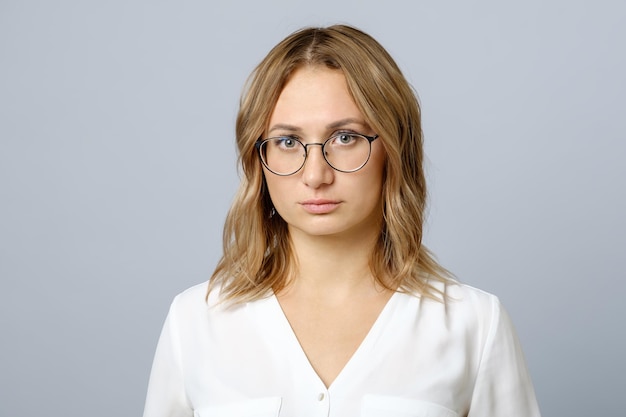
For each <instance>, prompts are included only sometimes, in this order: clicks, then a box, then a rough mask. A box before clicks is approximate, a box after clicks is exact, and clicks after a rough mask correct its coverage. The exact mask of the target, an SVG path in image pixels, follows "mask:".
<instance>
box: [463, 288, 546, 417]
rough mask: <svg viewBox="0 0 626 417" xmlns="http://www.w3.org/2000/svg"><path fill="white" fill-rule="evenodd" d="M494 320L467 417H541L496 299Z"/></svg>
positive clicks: (519, 352) (507, 321)
mask: <svg viewBox="0 0 626 417" xmlns="http://www.w3.org/2000/svg"><path fill="white" fill-rule="evenodd" d="M491 317H492V323H491V329H490V331H489V334H488V336H487V340H486V342H485V349H484V351H483V354H482V358H481V361H480V367H479V369H478V374H477V377H476V383H475V385H474V392H473V395H472V402H471V405H470V410H469V413H468V417H501V416H507V417H540V412H539V407H538V405H537V400H536V398H535V392H534V390H533V386H532V382H531V379H530V374H529V372H528V369H527V367H526V362H525V360H524V354H523V352H522V349H521V346H520V343H519V340H518V338H517V335H516V333H515V330H514V328H513V324H512V323H511V319H510V318H509V315H508V314H507V312H506V311H505V310H504V308H503V307H502V305H501V304H500V302H499V301H498V299H497V298H496V297H494V300H493V303H492V314H491Z"/></svg>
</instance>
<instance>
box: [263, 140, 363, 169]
mask: <svg viewBox="0 0 626 417" xmlns="http://www.w3.org/2000/svg"><path fill="white" fill-rule="evenodd" d="M312 145H314V144H308V145H304V144H302V143H301V142H300V141H298V140H296V139H294V138H291V137H277V138H270V139H267V140H266V141H264V142H263V143H262V145H261V147H260V154H261V158H262V159H263V162H264V163H265V165H266V167H267V168H268V169H269V170H270V171H272V172H274V173H276V174H279V175H290V174H293V173H295V172H297V171H298V170H300V168H302V166H303V165H304V162H305V160H306V156H307V151H309V152H310V151H311V150H310V149H307V147H310V146H312ZM317 145H319V144H317ZM370 149H371V145H370V141H369V140H367V138H365V137H363V136H361V135H356V134H340V135H336V136H333V137H331V138H330V139H328V140H327V141H326V142H324V145H323V151H324V158H325V159H326V162H328V164H329V165H330V166H331V167H333V168H334V169H336V170H338V171H343V172H352V171H356V170H358V169H360V168H362V167H363V165H365V164H366V163H367V160H368V159H369V156H370Z"/></svg>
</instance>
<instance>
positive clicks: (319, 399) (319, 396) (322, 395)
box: [317, 392, 324, 401]
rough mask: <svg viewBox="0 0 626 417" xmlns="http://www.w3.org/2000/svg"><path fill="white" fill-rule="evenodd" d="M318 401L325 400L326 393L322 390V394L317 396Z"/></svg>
mask: <svg viewBox="0 0 626 417" xmlns="http://www.w3.org/2000/svg"><path fill="white" fill-rule="evenodd" d="M317 401H324V393H323V392H320V394H319V395H318V396H317Z"/></svg>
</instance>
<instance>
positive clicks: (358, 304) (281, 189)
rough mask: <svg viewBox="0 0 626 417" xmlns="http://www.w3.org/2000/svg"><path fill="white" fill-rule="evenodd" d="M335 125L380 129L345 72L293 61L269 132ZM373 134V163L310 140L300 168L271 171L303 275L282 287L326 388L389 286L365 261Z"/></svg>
mask: <svg viewBox="0 0 626 417" xmlns="http://www.w3.org/2000/svg"><path fill="white" fill-rule="evenodd" d="M339 131H342V132H343V131H350V132H355V133H361V134H366V135H373V134H374V133H375V132H373V131H372V130H371V128H370V127H369V126H368V125H367V123H366V122H365V119H364V117H363V115H362V114H361V112H360V111H359V109H358V107H357V106H356V104H355V103H354V101H353V99H352V97H351V96H350V94H349V92H348V88H347V85H346V81H345V77H344V76H343V73H342V72H341V71H338V70H332V69H328V68H326V67H320V66H314V67H310V66H307V67H303V68H300V69H298V70H296V71H295V72H294V73H293V74H292V76H291V77H290V79H289V81H288V83H287V84H286V85H285V87H284V89H283V91H282V92H281V95H280V97H279V99H278V101H277V103H276V106H275V108H274V110H273V112H272V115H271V117H270V121H269V127H268V130H267V132H266V137H269V136H282V135H290V136H294V137H297V138H298V139H299V140H301V141H302V142H303V143H313V142H316V143H319V142H323V141H324V140H325V139H327V138H328V137H330V136H332V135H333V134H335V133H337V132H339ZM381 142H382V141H381V140H380V139H378V140H375V141H374V142H372V154H371V157H370V160H369V161H368V163H367V164H366V165H365V166H364V167H363V168H362V169H361V170H359V171H356V172H353V173H342V172H338V171H335V170H334V169H332V168H331V167H330V166H329V165H328V164H327V163H326V161H325V160H324V158H323V156H322V152H321V147H320V146H312V147H310V148H309V156H308V158H307V160H306V163H305V165H304V167H303V168H302V169H301V170H300V171H298V172H297V173H296V174H294V175H290V176H277V175H274V174H272V173H271V172H269V171H267V170H265V171H264V174H265V178H266V182H267V186H268V190H269V193H270V196H271V197H272V202H273V203H274V207H275V208H276V211H277V212H278V214H279V215H280V216H281V218H282V219H283V220H284V221H285V222H286V223H287V225H288V229H289V236H290V239H291V242H292V245H293V248H294V250H295V255H296V259H297V267H298V269H297V275H296V276H295V277H292V279H291V280H290V281H289V284H288V285H287V287H286V288H285V289H284V290H283V291H281V292H279V293H278V294H277V298H278V301H279V303H280V305H281V307H282V309H283V311H284V313H285V316H286V317H287V319H288V321H289V323H290V325H291V327H292V329H293V331H294V333H295V335H296V337H297V338H298V341H299V342H300V345H301V347H302V349H303V350H304V353H305V354H306V356H307V358H308V359H309V362H310V363H311V366H312V367H313V369H314V370H315V371H316V372H317V374H318V375H319V377H320V379H321V380H322V381H323V382H324V384H325V385H326V386H327V387H329V386H330V385H331V384H332V382H333V381H334V380H335V378H336V377H337V376H338V375H339V373H340V372H341V370H342V369H343V368H344V366H345V365H346V363H347V362H348V361H349V360H350V357H351V356H352V355H353V354H354V352H355V351H356V350H357V348H358V347H359V345H360V344H361V342H362V341H363V339H364V338H365V336H366V335H367V333H368V332H369V329H370V328H371V327H372V325H373V324H374V322H375V321H376V319H377V317H378V315H379V314H380V312H381V310H382V309H383V307H384V306H385V304H386V303H387V301H388V300H389V297H390V296H391V292H390V291H388V290H385V289H383V288H381V287H380V286H379V285H377V284H376V281H375V280H374V278H373V277H372V275H371V272H370V269H369V266H368V263H369V257H370V254H371V253H372V250H373V249H374V246H375V244H376V241H377V239H378V235H379V233H380V228H381V225H382V208H381V207H382V200H381V194H382V186H383V171H384V164H385V152H384V149H383V146H382V143H381Z"/></svg>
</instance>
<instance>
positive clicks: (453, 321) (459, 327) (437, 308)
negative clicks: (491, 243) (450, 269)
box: [415, 280, 504, 341]
mask: <svg viewBox="0 0 626 417" xmlns="http://www.w3.org/2000/svg"><path fill="white" fill-rule="evenodd" d="M434 286H435V287H436V288H437V289H438V290H439V291H441V293H442V294H444V295H445V300H433V299H430V298H426V297H421V298H420V297H417V300H416V301H415V303H417V305H418V307H417V310H415V312H416V314H417V315H418V321H420V322H422V323H424V322H428V323H431V325H433V326H438V327H439V328H445V329H447V331H449V332H451V333H456V334H465V335H470V334H473V335H474V337H478V338H479V339H482V340H483V341H485V340H486V338H487V337H488V335H489V333H491V332H492V331H493V330H494V328H495V327H497V325H498V322H499V321H500V319H501V316H502V315H503V311H504V309H503V307H502V305H501V303H500V300H499V299H498V297H497V296H495V295H494V294H491V293H489V292H487V291H483V290H481V289H478V288H475V287H472V286H471V285H467V284H463V283H460V282H458V281H452V280H451V281H448V282H446V283H440V282H437V283H434Z"/></svg>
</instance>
